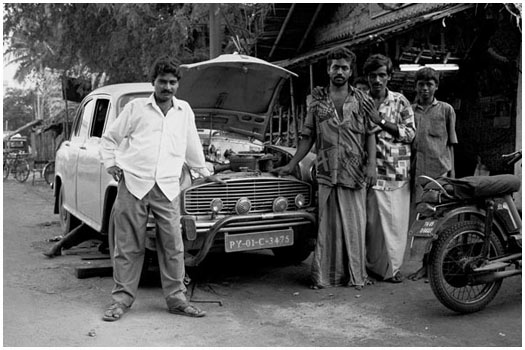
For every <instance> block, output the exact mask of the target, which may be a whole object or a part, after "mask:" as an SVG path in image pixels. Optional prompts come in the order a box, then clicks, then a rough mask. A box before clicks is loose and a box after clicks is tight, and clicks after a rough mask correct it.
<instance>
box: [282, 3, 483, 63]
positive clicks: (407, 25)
mask: <svg viewBox="0 0 525 350" xmlns="http://www.w3.org/2000/svg"><path fill="white" fill-rule="evenodd" d="M474 6H476V4H456V5H453V6H451V7H448V8H446V9H442V10H439V11H435V12H431V13H427V14H425V15H422V16H414V17H413V18H411V19H410V20H404V21H403V23H399V22H396V23H393V24H391V25H388V26H382V27H379V28H375V29H372V30H369V31H364V32H361V33H359V34H357V35H355V36H354V37H352V38H348V39H346V40H344V41H343V42H338V43H331V44H330V45H329V46H328V45H325V47H323V48H318V49H317V50H314V51H310V52H308V53H305V54H303V55H301V56H298V57H294V58H291V59H288V60H281V61H277V62H272V63H273V64H275V65H278V66H281V67H287V68H290V67H293V66H304V65H308V64H311V63H314V62H316V61H318V60H320V59H323V58H324V57H326V55H327V54H328V52H330V51H331V50H333V49H336V48H341V47H348V46H355V45H362V44H364V43H366V42H368V41H373V40H376V39H377V37H379V36H385V35H395V34H399V33H401V32H404V31H407V30H410V29H412V28H413V27H415V26H417V25H421V24H424V23H428V22H433V21H436V20H439V19H442V18H444V17H447V16H450V15H452V14H454V13H458V12H461V11H464V10H467V9H469V8H472V7H474Z"/></svg>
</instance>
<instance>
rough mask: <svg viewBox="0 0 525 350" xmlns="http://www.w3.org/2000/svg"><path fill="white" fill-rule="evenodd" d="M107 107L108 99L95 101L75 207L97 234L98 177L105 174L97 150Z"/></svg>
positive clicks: (99, 219)
mask: <svg viewBox="0 0 525 350" xmlns="http://www.w3.org/2000/svg"><path fill="white" fill-rule="evenodd" d="M109 107H110V101H109V98H108V97H101V96H99V97H97V98H95V100H94V113H93V114H92V121H91V125H90V128H89V134H88V135H87V137H86V139H85V140H84V143H83V144H82V145H81V146H80V149H79V154H78V167H77V204H78V207H79V210H80V211H81V212H82V214H83V215H84V216H85V221H86V222H88V224H89V225H90V226H91V227H93V228H95V229H97V230H100V228H101V224H102V209H103V204H102V200H103V198H102V195H101V175H102V171H104V169H103V164H102V162H101V158H100V154H99V150H100V140H101V136H102V132H103V131H104V123H105V121H106V118H107V115H108V111H109Z"/></svg>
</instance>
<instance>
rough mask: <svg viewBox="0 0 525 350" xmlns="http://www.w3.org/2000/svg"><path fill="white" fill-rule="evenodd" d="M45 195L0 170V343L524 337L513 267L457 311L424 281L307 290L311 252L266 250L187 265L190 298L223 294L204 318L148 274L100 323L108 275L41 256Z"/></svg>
mask: <svg viewBox="0 0 525 350" xmlns="http://www.w3.org/2000/svg"><path fill="white" fill-rule="evenodd" d="M52 205H53V198H52V193H51V190H50V189H49V188H47V187H45V185H44V184H40V183H38V184H37V185H35V186H32V185H31V183H26V184H19V183H16V182H14V181H13V180H7V181H4V186H3V223H4V226H3V227H4V231H3V233H4V234H3V258H4V265H3V266H4V269H3V307H4V309H3V311H4V318H3V321H4V323H3V345H4V346H83V347H84V346H85V347H87V346H170V347H171V346H302V347H310V346H344V347H357V346H377V347H383V346H501V347H503V346H504V347H507V346H521V345H522V321H521V319H522V318H521V315H522V312H521V310H522V303H521V298H522V294H521V293H522V292H521V291H522V280H521V277H514V278H511V279H507V280H505V281H504V283H503V287H502V289H501V291H500V293H499V294H498V296H497V297H496V299H495V300H494V301H493V302H492V303H491V304H490V305H489V307H488V308H487V309H485V310H483V311H481V312H479V313H476V314H471V315H457V314H455V313H453V312H451V311H449V310H448V309H446V308H445V307H443V306H442V305H441V304H440V303H439V302H438V301H437V300H436V299H435V298H434V296H433V294H432V292H431V290H430V286H429V285H428V284H426V283H425V282H424V281H418V282H411V281H406V282H404V283H402V284H397V285H393V284H388V283H376V284H375V285H373V286H370V287H368V288H365V289H364V290H361V291H357V290H355V289H353V288H331V289H323V290H317V291H314V290H310V289H308V288H307V285H306V281H307V279H308V275H309V261H310V260H307V261H306V262H305V263H303V264H300V265H298V266H280V265H278V264H277V263H276V261H275V259H274V258H273V256H272V254H271V253H269V252H262V253H251V254H246V253H244V254H235V255H223V254H221V255H218V256H212V257H211V258H210V259H208V260H207V261H206V263H205V264H204V266H202V268H201V269H200V270H199V271H192V272H191V273H192V277H193V278H194V279H198V280H199V283H198V284H197V287H196V288H195V290H194V294H193V298H194V299H199V300H203V299H209V300H215V301H217V300H220V301H222V303H223V304H222V306H220V305H218V304H216V303H211V304H199V306H201V307H202V308H204V309H206V310H207V311H208V316H207V317H205V318H203V319H191V318H185V317H182V316H174V315H171V314H169V313H167V312H166V310H165V306H164V303H163V298H162V294H161V290H160V287H159V284H158V280H156V279H155V278H154V276H152V278H151V280H150V281H149V282H147V283H144V284H143V286H142V287H141V289H140V291H139V295H138V299H137V301H136V303H135V305H134V306H133V308H132V310H131V311H130V312H129V313H128V314H126V315H125V316H124V318H123V319H122V320H120V321H118V322H114V323H107V322H103V321H102V320H101V315H102V313H103V310H104V307H105V306H106V304H107V303H108V302H109V300H110V297H109V296H110V291H111V287H112V280H111V278H110V277H93V278H88V279H77V278H76V277H75V274H74V267H75V266H79V265H82V264H87V263H89V261H83V260H81V258H80V257H79V256H78V255H66V256H61V257H58V258H55V259H47V258H45V257H44V256H43V255H42V252H43V251H44V250H45V249H47V248H48V247H50V246H51V244H52V243H50V242H48V241H47V240H48V239H50V238H53V237H55V236H57V235H59V234H60V231H59V227H58V222H57V220H58V217H57V216H56V215H54V214H52ZM91 263H95V262H91ZM415 266H416V265H415V264H413V263H411V262H409V263H408V264H407V265H406V266H405V267H404V270H412V271H413V269H414V268H415Z"/></svg>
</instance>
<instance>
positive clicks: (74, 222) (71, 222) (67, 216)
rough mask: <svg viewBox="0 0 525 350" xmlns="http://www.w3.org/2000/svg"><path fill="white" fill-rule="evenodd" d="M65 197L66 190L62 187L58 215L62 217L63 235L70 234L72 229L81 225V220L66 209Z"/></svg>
mask: <svg viewBox="0 0 525 350" xmlns="http://www.w3.org/2000/svg"><path fill="white" fill-rule="evenodd" d="M64 196H65V190H64V186H61V187H60V193H59V195H58V215H59V217H60V227H61V229H62V234H64V235H66V234H68V233H69V232H70V231H71V230H72V229H74V228H75V227H77V226H78V225H80V220H78V219H77V218H76V217H74V216H73V215H71V213H70V212H69V211H67V209H66V208H64Z"/></svg>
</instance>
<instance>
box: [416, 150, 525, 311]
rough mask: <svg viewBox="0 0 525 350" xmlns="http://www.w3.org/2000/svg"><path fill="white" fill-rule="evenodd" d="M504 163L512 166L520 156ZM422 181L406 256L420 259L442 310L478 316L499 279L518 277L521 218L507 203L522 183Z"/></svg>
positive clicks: (510, 179)
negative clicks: (421, 190)
mask: <svg viewBox="0 0 525 350" xmlns="http://www.w3.org/2000/svg"><path fill="white" fill-rule="evenodd" d="M503 157H504V158H506V159H509V161H508V164H514V163H516V162H517V161H519V160H520V159H521V150H520V151H517V152H514V153H511V154H507V155H503ZM421 177H422V178H423V179H425V180H427V181H428V182H427V183H426V184H425V186H424V187H423V195H422V197H421V201H420V202H419V203H418V205H417V207H416V211H417V215H416V220H415V221H414V223H413V224H412V226H411V228H410V231H409V241H410V246H409V247H410V253H411V255H412V257H416V258H419V257H424V259H423V261H424V265H425V263H426V269H427V270H426V271H427V274H428V279H429V281H430V286H431V288H432V292H433V293H434V295H435V296H436V297H437V299H438V300H439V301H440V302H441V303H442V304H443V305H444V306H446V307H447V308H449V309H451V310H453V311H456V312H459V313H472V312H476V311H479V310H482V309H483V308H485V307H486V306H487V305H488V304H489V303H490V302H491V301H492V299H494V297H495V296H496V294H497V293H498V291H499V289H500V287H501V284H502V282H503V279H504V278H507V277H511V276H515V275H521V260H522V258H521V254H522V247H521V214H520V213H519V212H518V210H517V208H516V205H515V203H514V200H513V198H512V195H513V193H515V192H517V191H519V189H520V186H521V178H520V177H518V176H515V175H494V176H470V177H464V178H460V179H453V178H446V177H444V178H438V179H433V178H430V177H428V176H421Z"/></svg>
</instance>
